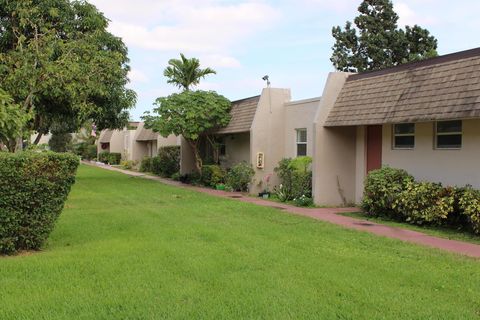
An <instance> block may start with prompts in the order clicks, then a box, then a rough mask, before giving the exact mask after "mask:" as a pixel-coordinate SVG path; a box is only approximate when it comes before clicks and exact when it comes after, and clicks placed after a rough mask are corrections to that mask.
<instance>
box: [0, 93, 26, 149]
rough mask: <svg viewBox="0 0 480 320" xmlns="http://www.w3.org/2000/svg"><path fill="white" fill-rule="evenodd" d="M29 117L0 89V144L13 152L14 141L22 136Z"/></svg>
mask: <svg viewBox="0 0 480 320" xmlns="http://www.w3.org/2000/svg"><path fill="white" fill-rule="evenodd" d="M29 118H30V115H29V114H27V113H25V112H24V111H23V110H22V108H21V107H20V106H19V105H18V104H16V103H14V101H13V99H12V97H11V96H10V95H8V94H7V93H6V92H5V91H4V90H2V89H1V88H0V143H3V144H5V145H6V146H8V147H9V149H10V151H14V148H15V146H14V145H13V143H14V140H15V139H17V138H20V137H22V136H23V133H24V128H25V125H26V123H27V121H28V120H29Z"/></svg>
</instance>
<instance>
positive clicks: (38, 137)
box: [33, 133, 42, 145]
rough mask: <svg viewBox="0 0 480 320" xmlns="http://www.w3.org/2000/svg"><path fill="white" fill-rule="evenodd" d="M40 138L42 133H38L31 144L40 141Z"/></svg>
mask: <svg viewBox="0 0 480 320" xmlns="http://www.w3.org/2000/svg"><path fill="white" fill-rule="evenodd" d="M41 138H42V134H41V133H38V135H37V137H36V138H35V141H33V144H34V145H37V144H38V143H39V142H40V139H41Z"/></svg>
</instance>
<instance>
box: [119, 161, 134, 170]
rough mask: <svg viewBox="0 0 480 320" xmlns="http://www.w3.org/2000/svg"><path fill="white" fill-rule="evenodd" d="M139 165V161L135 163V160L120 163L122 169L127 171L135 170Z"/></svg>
mask: <svg viewBox="0 0 480 320" xmlns="http://www.w3.org/2000/svg"><path fill="white" fill-rule="evenodd" d="M137 164H138V161H134V160H124V161H122V162H121V163H120V165H121V166H122V168H123V169H126V170H131V169H133V168H135V167H136V166H137Z"/></svg>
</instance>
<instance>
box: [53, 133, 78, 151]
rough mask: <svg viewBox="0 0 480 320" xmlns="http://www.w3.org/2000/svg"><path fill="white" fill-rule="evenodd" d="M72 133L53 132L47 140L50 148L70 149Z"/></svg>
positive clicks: (55, 149)
mask: <svg viewBox="0 0 480 320" xmlns="http://www.w3.org/2000/svg"><path fill="white" fill-rule="evenodd" d="M71 143H72V135H71V134H70V133H56V132H54V133H53V134H52V136H51V138H50V140H48V146H49V147H50V150H52V151H55V152H67V151H70V150H71V149H72V146H71Z"/></svg>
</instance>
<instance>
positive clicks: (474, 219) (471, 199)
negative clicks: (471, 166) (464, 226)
mask: <svg viewBox="0 0 480 320" xmlns="http://www.w3.org/2000/svg"><path fill="white" fill-rule="evenodd" d="M458 203H459V207H460V209H461V215H463V216H465V217H466V218H467V219H468V222H469V225H470V227H471V228H472V230H473V232H475V233H477V234H480V191H479V190H474V189H472V187H470V186H467V187H466V188H465V189H464V190H463V192H462V193H461V196H460V198H459V201H458Z"/></svg>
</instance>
